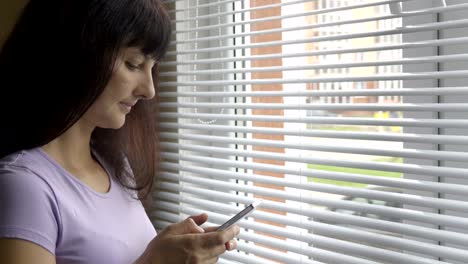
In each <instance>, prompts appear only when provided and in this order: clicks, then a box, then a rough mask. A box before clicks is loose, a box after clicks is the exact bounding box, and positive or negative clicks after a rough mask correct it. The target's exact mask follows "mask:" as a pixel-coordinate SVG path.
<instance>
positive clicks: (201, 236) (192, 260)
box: [137, 214, 240, 264]
mask: <svg viewBox="0 0 468 264" xmlns="http://www.w3.org/2000/svg"><path fill="white" fill-rule="evenodd" d="M207 219H208V216H207V215H206V214H201V215H196V216H191V217H189V218H187V219H185V220H184V221H182V222H180V223H177V224H172V225H170V226H168V227H166V228H165V229H164V230H162V231H161V232H160V233H159V234H158V235H157V236H156V237H155V238H154V239H153V240H152V241H151V243H150V244H149V245H148V248H147V249H146V252H145V255H144V256H143V258H144V259H145V260H146V262H143V263H148V264H150V263H151V264H211V263H216V262H217V261H218V258H219V256H220V255H221V254H223V253H224V252H225V251H226V250H233V249H235V248H236V243H235V241H234V240H233V239H234V237H236V236H237V235H238V234H239V231H240V229H239V227H238V226H235V225H234V226H232V227H230V228H229V229H226V230H224V231H215V229H216V228H215V227H210V228H207V229H203V228H201V227H200V226H199V225H201V224H203V223H204V222H206V220H207ZM137 263H138V262H137Z"/></svg>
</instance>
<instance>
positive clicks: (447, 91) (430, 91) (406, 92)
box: [158, 87, 468, 122]
mask: <svg viewBox="0 0 468 264" xmlns="http://www.w3.org/2000/svg"><path fill="white" fill-rule="evenodd" d="M467 94H468V87H437V88H392V89H379V88H375V89H370V90H351V89H348V90H338V91H327V90H325V91H323V90H322V91H294V92H289V91H254V92H241V91H236V92H229V91H223V92H216V91H212V92H202V91H197V92H189V91H178V92H159V93H158V95H159V97H161V98H171V97H174V98H175V97H195V98H197V97H202V98H203V97H264V96H275V97H276V96H278V97H303V96H316V97H322V96H325V97H326V96H371V95H375V96H384V95H394V96H397V95H401V96H421V95H431V96H436V95H467ZM163 114H170V113H163ZM439 121H442V122H443V121H445V120H439Z"/></svg>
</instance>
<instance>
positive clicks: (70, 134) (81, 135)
mask: <svg viewBox="0 0 468 264" xmlns="http://www.w3.org/2000/svg"><path fill="white" fill-rule="evenodd" d="M93 129H94V127H90V126H87V125H86V124H84V122H80V121H78V122H77V123H75V124H74V125H73V126H72V127H71V128H69V129H68V130H67V131H66V132H65V133H63V134H62V135H60V136H59V137H57V138H55V139H54V140H52V141H51V142H49V143H48V144H46V145H44V146H42V149H43V150H44V151H45V152H46V153H47V154H48V155H50V156H51V157H52V158H54V159H55V160H56V161H57V162H58V163H60V164H61V165H62V166H64V167H66V168H70V169H80V168H81V169H82V168H86V167H89V166H92V165H93V163H94V160H93V157H92V154H91V148H90V140H91V133H92V132H93Z"/></svg>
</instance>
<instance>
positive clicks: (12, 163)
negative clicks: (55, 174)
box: [0, 148, 44, 171]
mask: <svg viewBox="0 0 468 264" xmlns="http://www.w3.org/2000/svg"><path fill="white" fill-rule="evenodd" d="M43 159H44V157H43V155H42V154H41V151H40V148H32V149H26V150H20V151H17V152H14V153H11V154H9V155H7V156H5V157H3V158H1V159H0V169H9V170H23V171H24V170H26V171H35V170H36V169H38V168H40V167H42V165H43Z"/></svg>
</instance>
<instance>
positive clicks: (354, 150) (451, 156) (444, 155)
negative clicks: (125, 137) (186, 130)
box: [160, 133, 468, 162]
mask: <svg viewBox="0 0 468 264" xmlns="http://www.w3.org/2000/svg"><path fill="white" fill-rule="evenodd" d="M160 136H161V138H163V139H183V140H194V141H199V142H204V143H205V144H206V143H207V142H212V143H229V144H239V145H249V146H265V147H276V148H283V149H301V150H310V151H323V152H336V153H350V154H361V155H376V156H391V157H404V158H415V159H428V160H447V161H448V160H450V161H459V162H466V161H468V153H464V152H455V151H442V150H437V151H435V150H418V149H398V150H389V149H382V148H366V147H346V146H342V145H324V144H311V143H306V142H303V141H302V142H300V143H299V142H297V143H285V142H276V141H272V140H262V139H242V138H229V137H220V136H204V135H182V134H178V133H160ZM205 144H203V145H205Z"/></svg>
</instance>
